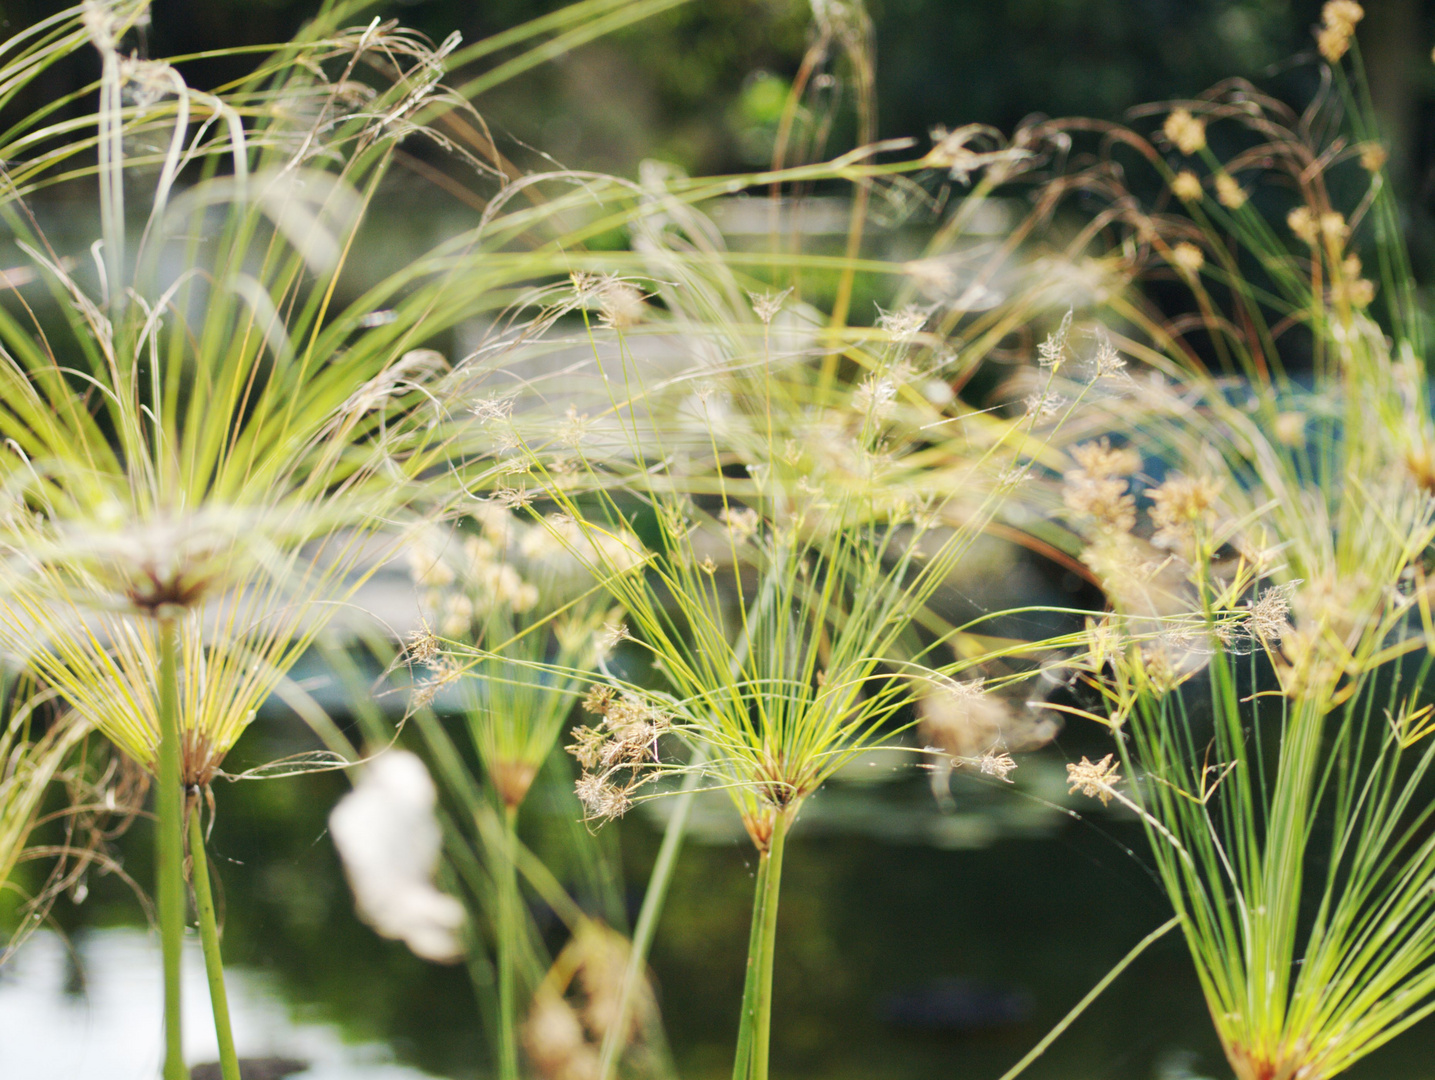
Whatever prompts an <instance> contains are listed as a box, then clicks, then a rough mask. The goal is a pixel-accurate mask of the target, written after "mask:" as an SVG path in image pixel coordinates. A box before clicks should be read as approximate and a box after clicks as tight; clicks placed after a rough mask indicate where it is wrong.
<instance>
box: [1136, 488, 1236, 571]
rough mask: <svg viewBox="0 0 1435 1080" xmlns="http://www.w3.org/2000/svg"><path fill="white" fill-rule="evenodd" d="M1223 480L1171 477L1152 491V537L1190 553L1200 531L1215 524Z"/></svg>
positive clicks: (1161, 543) (1155, 540)
mask: <svg viewBox="0 0 1435 1080" xmlns="http://www.w3.org/2000/svg"><path fill="white" fill-rule="evenodd" d="M1221 486H1222V485H1221V481H1220V480H1211V479H1208V478H1205V477H1197V476H1181V475H1179V474H1178V475H1176V476H1172V477H1169V478H1168V479H1167V480H1166V481H1165V482H1164V483H1162V484H1161V485H1160V486H1158V487H1156V488H1153V489H1152V491H1151V524H1153V525H1155V526H1156V533H1155V535H1154V536H1153V537H1152V540H1153V541H1154V542H1155V543H1157V544H1159V545H1162V546H1165V547H1170V548H1173V549H1175V550H1178V551H1181V552H1182V553H1185V554H1190V549H1191V546H1192V544H1193V543H1194V541H1195V539H1196V536H1197V534H1198V532H1206V531H1208V530H1209V529H1210V527H1211V525H1212V524H1214V522H1215V518H1216V506H1217V500H1218V499H1219V498H1220V495H1221Z"/></svg>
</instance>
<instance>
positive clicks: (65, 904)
mask: <svg viewBox="0 0 1435 1080" xmlns="http://www.w3.org/2000/svg"><path fill="white" fill-rule="evenodd" d="M296 742H297V738H296V736H295V735H294V732H293V728H292V722H281V721H280V720H278V719H276V718H275V717H268V718H265V719H263V720H261V722H260V723H258V724H256V725H255V727H254V729H253V730H252V731H251V732H250V733H249V734H248V735H246V737H245V742H243V743H241V745H240V747H238V748H237V749H236V751H235V757H236V759H237V761H236V763H238V764H243V763H244V761H245V759H246V758H248V759H253V760H266V759H272V758H273V757H276V756H279V755H280V754H281V753H284V752H288V751H290V750H291V749H293V746H294V745H295V744H296ZM1099 749H1100V743H1099V742H1098V741H1096V740H1095V739H1090V740H1087V741H1082V737H1081V733H1080V732H1078V731H1075V730H1074V729H1073V730H1072V731H1069V732H1068V733H1066V734H1065V735H1064V736H1063V737H1062V738H1061V739H1059V740H1058V742H1057V743H1056V744H1055V745H1054V746H1052V747H1049V748H1047V749H1046V750H1044V751H1042V752H1040V753H1038V754H1034V755H1030V756H1029V757H1028V758H1027V759H1026V760H1025V761H1024V762H1023V765H1022V767H1021V768H1020V769H1019V770H1018V771H1017V773H1016V774H1015V775H1016V777H1017V778H1019V779H1020V780H1021V783H1020V784H1018V785H1016V786H1005V785H1003V786H997V785H995V784H994V783H990V782H987V783H983V782H979V781H978V780H977V779H976V778H969V777H959V778H958V779H957V780H956V782H955V784H954V787H953V794H954V799H953V802H952V803H951V805H949V806H946V807H941V806H938V804H937V803H936V802H935V800H934V799H933V797H932V794H931V790H930V785H929V783H928V778H927V776H926V775H925V774H924V773H921V772H920V771H918V770H915V769H913V768H912V767H911V766H910V765H905V764H902V763H901V762H900V761H899V760H898V759H896V758H895V757H889V758H883V757H881V756H880V755H879V756H875V757H872V758H869V759H866V760H863V761H861V762H859V763H856V764H855V765H854V766H852V767H850V768H849V769H848V770H847V771H846V774H845V776H844V777H842V778H839V779H838V780H837V781H835V782H833V783H832V784H831V785H830V787H829V788H828V789H825V790H824V791H822V792H819V793H818V795H816V796H815V797H814V798H813V800H812V802H811V803H810V810H809V811H808V812H806V813H805V814H804V817H803V819H802V820H801V821H800V822H799V824H798V826H797V829H796V831H795V833H794V839H793V841H792V843H791V844H790V845H789V854H788V860H787V868H786V872H785V874H784V881H783V894H782V915H781V924H780V932H779V948H778V960H777V974H776V987H775V1006H774V1046H773V1073H774V1076H775V1077H782V1078H794V1080H806V1078H810V1080H847V1078H851V1080H858V1078H863V1080H869V1078H881V1080H938V1078H940V1080H950V1078H953V1077H957V1078H962V1080H966V1078H972V1080H996V1078H998V1077H1000V1076H1001V1075H1002V1073H1003V1072H1005V1071H1006V1069H1008V1068H1009V1067H1010V1066H1011V1065H1012V1064H1014V1063H1015V1062H1016V1061H1017V1060H1018V1059H1019V1058H1020V1057H1021V1056H1022V1055H1023V1054H1024V1053H1025V1052H1026V1051H1027V1050H1028V1049H1029V1048H1030V1047H1031V1046H1032V1045H1034V1044H1035V1043H1036V1042H1037V1041H1038V1040H1039V1039H1040V1038H1041V1037H1042V1035H1044V1034H1045V1033H1046V1032H1047V1031H1048V1030H1049V1029H1050V1027H1051V1026H1052V1025H1053V1024H1054V1023H1055V1022H1056V1021H1057V1020H1059V1019H1060V1018H1061V1017H1062V1015H1064V1014H1065V1012H1066V1011H1067V1010H1068V1009H1070V1008H1071V1007H1072V1005H1074V1004H1075V1003H1076V1002H1077V1000H1079V999H1080V998H1081V996H1082V995H1083V994H1084V993H1085V992H1086V991H1087V990H1088V989H1089V988H1090V987H1091V986H1092V985H1093V984H1094V983H1096V982H1097V981H1098V980H1099V979H1100V978H1101V977H1102V976H1103V975H1104V974H1105V973H1106V972H1107V971H1108V970H1109V969H1110V967H1111V966H1112V965H1113V964H1114V963H1115V962H1116V961H1117V960H1119V959H1120V958H1121V956H1122V955H1123V954H1124V953H1125V952H1126V951H1127V950H1128V949H1129V948H1131V946H1132V945H1134V944H1135V943H1136V942H1137V941H1138V940H1140V938H1141V937H1143V936H1144V935H1145V934H1146V933H1148V932H1149V931H1150V930H1152V929H1153V928H1155V927H1156V926H1158V925H1159V924H1160V923H1161V922H1162V921H1164V919H1165V918H1166V917H1167V914H1168V908H1167V905H1166V903H1165V900H1164V899H1163V897H1162V896H1161V894H1160V892H1159V890H1158V889H1157V887H1156V885H1155V883H1154V881H1153V880H1152V878H1151V876H1150V872H1149V869H1148V861H1147V859H1146V857H1145V855H1144V843H1143V841H1142V840H1141V838H1140V832H1139V829H1138V828H1137V827H1136V824H1135V823H1134V822H1133V821H1132V820H1130V819H1128V818H1125V817H1122V816H1119V815H1117V814H1114V813H1111V812H1102V811H1101V810H1100V808H1099V807H1098V806H1097V805H1096V804H1095V803H1083V802H1077V801H1071V802H1069V803H1068V801H1067V798H1066V795H1065V789H1064V785H1063V783H1062V779H1063V776H1064V769H1063V764H1064V762H1065V761H1066V760H1068V759H1069V758H1071V757H1074V756H1079V755H1080V754H1082V753H1090V752H1093V751H1096V750H1099ZM346 786H347V785H346V782H345V781H344V779H343V778H342V777H340V776H338V775H336V774H312V775H309V776H304V777H297V778H290V779H285V780H273V781H265V782H262V783H246V784H235V785H226V786H223V787H222V788H220V789H219V790H218V791H217V793H216V794H217V798H218V805H219V815H218V819H217V822H216V825H215V829H214V833H213V838H212V845H211V850H212V852H213V856H212V858H213V862H214V866H215V869H216V871H217V873H218V874H219V875H220V877H221V883H222V903H223V905H224V909H225V915H224V917H225V927H226V929H225V950H226V957H227V960H228V961H229V963H230V967H229V985H230V987H231V993H232V995H233V998H234V1002H235V1012H236V1018H235V1028H236V1035H237V1039H238V1042H239V1045H240V1048H241V1052H242V1053H244V1054H247V1055H253V1056H275V1057H283V1058H293V1059H296V1060H299V1061H305V1062H309V1063H311V1068H310V1070H309V1071H308V1072H305V1073H298V1074H296V1075H297V1076H301V1077H305V1078H312V1080H418V1078H420V1077H425V1076H428V1077H442V1078H453V1080H474V1078H477V1077H483V1076H486V1075H488V1074H487V1073H486V1071H485V1070H484V1069H483V1067H482V1066H481V1064H480V1063H481V1062H482V1061H483V1060H484V1053H483V1048H482V1036H481V1034H480V1033H481V1030H482V1025H481V1023H480V1021H479V1018H478V1014H477V1009H476V1006H475V1005H474V997H473V992H472V989H471V987H470V985H469V983H468V980H467V977H466V976H465V975H464V974H463V973H462V972H461V971H460V970H458V969H455V968H449V967H441V966H437V965H432V964H426V963H423V962H421V961H418V960H416V959H415V958H414V957H413V956H411V955H410V954H409V953H408V952H407V951H406V950H405V949H404V948H403V947H402V946H400V945H397V944H395V943H392V942H387V941H382V940H380V939H379V938H377V937H376V936H374V935H373V934H372V933H371V932H370V931H369V930H368V929H367V928H366V927H364V926H363V925H361V924H360V923H359V922H358V921H357V920H356V919H355V917H354V915H353V908H352V901H351V898H350V896H349V894H348V891H347V888H346V886H345V884H344V881H343V878H342V875H341V873H340V871H339V867H338V864H337V860H336V858H335V855H334V852H333V847H332V845H331V843H330V841H329V838H328V836H327V834H326V831H325V820H326V817H327V814H328V811H329V809H330V807H331V806H332V805H333V803H334V801H335V799H337V798H338V797H339V796H340V795H341V794H342V792H343V791H344V790H345V789H346ZM652 805H653V806H654V807H656V808H658V809H659V810H660V811H661V809H662V808H663V807H664V806H665V805H666V804H665V803H663V802H661V801H660V802H658V803H655V804H652ZM1071 809H1074V810H1079V811H1080V814H1081V816H1079V817H1078V816H1073V815H1072V814H1071V813H1069V812H1068V811H1069V810H1071ZM660 818H661V814H652V815H645V814H634V815H631V816H629V817H628V818H627V819H625V820H623V821H622V822H620V823H618V824H617V825H616V826H613V827H612V828H614V829H615V833H614V834H613V836H612V837H611V839H612V840H617V841H619V842H620V843H621V847H622V853H623V862H624V871H625V876H626V879H627V881H628V892H629V895H630V899H631V900H632V902H633V903H634V904H636V902H637V900H638V898H639V896H640V892H641V882H642V881H643V880H644V879H645V877H646V874H647V870H648V866H649V863H650V860H651V859H652V857H653V855H654V853H655V851H656V848H657V844H658V840H659V835H660V829H661V820H660ZM149 843H150V834H149V832H148V829H147V827H146V826H144V825H143V824H141V825H137V826H136V827H135V828H134V829H133V830H131V833H130V834H129V835H128V836H127V837H126V838H125V839H124V841H123V847H122V850H121V852H120V853H121V854H122V856H123V858H124V861H125V865H126V868H127V869H128V870H129V871H130V872H131V873H132V874H134V875H135V876H136V877H137V879H138V880H140V881H142V882H143V881H148V880H149V873H150V869H149ZM753 863H754V860H753V858H752V854H751V849H750V845H749V844H748V842H747V840H746V839H745V838H744V837H742V836H741V835H740V830H739V829H738V828H737V827H736V822H735V819H733V817H732V816H731V814H730V811H729V810H728V809H727V804H726V801H725V799H724V798H723V797H720V796H713V797H712V801H710V802H705V803H702V804H700V805H699V806H698V808H697V811H696V813H695V818H694V828H693V831H692V834H691V839H690V841H689V843H688V844H687V846H686V847H685V849H684V852H683V856H682V859H681V862H680V864H679V867H678V871H677V874H676V877H675V880H674V883H673V888H672V893H671V896H670V900H669V903H668V905H667V908H666V911H665V913H664V917H663V922H662V926H661V928H660V930H659V935H658V941H657V945H656V947H655V950H654V953H653V958H652V959H653V967H654V973H655V977H656V981H657V987H658V993H659V998H660V1006H661V1009H662V1016H663V1022H664V1025H665V1027H666V1031H667V1036H668V1040H669V1043H670V1046H671V1051H672V1056H673V1060H674V1062H675V1066H676V1070H677V1073H678V1075H680V1076H681V1077H683V1078H685V1080H717V1078H719V1077H726V1076H728V1075H730V1073H731V1052H732V1042H733V1036H734V1033H735V1029H736V1023H737V1016H736V1011H737V1002H738V1000H739V998H740V996H741V982H742V971H743V962H744V951H745V946H746V939H747V932H748V925H747V919H748V910H749V904H750V902H751V889H752V885H753V877H752V873H753ZM55 920H56V923H57V925H58V927H59V929H60V930H62V931H63V933H64V934H65V935H66V936H65V937H64V938H62V937H61V936H60V935H59V934H57V933H51V932H41V933H40V934H37V935H36V936H35V937H34V938H32V939H31V941H30V942H29V943H28V944H27V945H26V946H25V947H24V949H23V950H22V951H21V952H20V953H18V954H17V956H16V957H15V959H14V960H13V961H12V962H11V963H10V964H8V965H7V966H6V967H5V969H3V972H0V1077H4V1078H6V1080H9V1078H12V1077H15V1078H25V1080H129V1078H131V1077H133V1078H135V1080H148V1078H151V1077H153V1076H154V1075H155V1074H156V1062H157V1060H158V1054H159V1039H160V1025H159V1009H158V1005H159V992H158V985H157V979H158V975H157V970H158V949H157V940H156V938H155V937H154V935H153V934H151V933H148V932H146V930H145V928H144V926H143V923H142V917H141V915H140V908H139V906H138V904H137V902H136V901H135V900H134V898H133V897H132V895H130V894H129V892H128V891H127V890H126V889H125V888H124V887H123V886H122V885H120V883H119V882H117V881H116V880H115V879H114V878H112V877H110V878H102V877H95V878H94V879H93V880H92V881H91V882H90V896H89V897H88V899H87V900H86V901H85V902H84V903H83V904H80V905H75V904H73V903H71V902H70V901H69V900H67V899H65V900H61V901H60V903H59V904H58V905H57V906H56V909H55ZM193 944H194V943H193V942H191V945H193ZM186 965H187V967H186V971H187V982H186V1002H185V1007H186V1014H187V1016H189V1017H190V1020H189V1022H188V1029H187V1033H186V1039H187V1043H186V1051H187V1056H188V1059H189V1060H190V1061H191V1062H192V1063H199V1062H204V1061H210V1060H212V1059H213V1057H214V1045H213V1036H212V1034H210V1033H209V1031H208V1030H207V1029H208V1026H209V1024H208V1016H207V999H206V991H205V989H204V981H203V977H202V965H201V963H200V958H199V955H198V950H197V947H195V948H193V950H192V951H191V953H190V954H189V955H187V957H186ZM1432 1050H1435V1027H1432V1026H1431V1025H1430V1024H1426V1025H1425V1026H1424V1027H1422V1028H1419V1029H1416V1030H1415V1031H1414V1032H1412V1033H1410V1034H1409V1035H1407V1036H1406V1037H1404V1038H1403V1039H1401V1040H1399V1041H1397V1043H1396V1044H1395V1045H1394V1046H1392V1047H1390V1048H1387V1049H1386V1050H1385V1051H1383V1052H1381V1053H1380V1054H1377V1055H1376V1056H1375V1057H1373V1058H1371V1059H1369V1060H1368V1061H1367V1062H1366V1063H1364V1065H1363V1066H1362V1067H1361V1068H1360V1069H1358V1070H1357V1071H1356V1072H1354V1073H1352V1074H1351V1075H1352V1076H1354V1077H1365V1078H1371V1080H1373V1078H1376V1077H1380V1078H1384V1080H1414V1078H1416V1077H1423V1076H1426V1075H1428V1071H1429V1070H1428V1062H1429V1060H1430V1054H1431V1051H1432ZM1025 1075H1026V1076H1027V1077H1030V1078H1031V1080H1199V1078H1203V1077H1206V1078H1211V1080H1224V1078H1225V1077H1228V1076H1229V1072H1228V1071H1227V1070H1226V1069H1225V1067H1224V1065H1223V1063H1222V1061H1221V1058H1220V1055H1219V1051H1218V1049H1217V1047H1216V1045H1215V1042H1214V1039H1213V1038H1212V1036H1211V1034H1210V1030H1209V1021H1208V1020H1207V1018H1206V1016H1205V1012H1204V1005H1203V1002H1202V999H1201V996H1200V993H1199V990H1198V987H1197V985H1196V982H1195V978H1194V975H1193V973H1192V971H1191V967H1190V963H1189V961H1188V959H1187V957H1186V953H1185V949H1184V945H1183V944H1182V942H1181V941H1180V940H1179V938H1177V937H1176V936H1175V935H1170V936H1168V937H1167V938H1165V939H1163V940H1162V941H1160V942H1158V943H1157V944H1156V945H1155V946H1153V947H1152V948H1151V949H1150V950H1148V951H1147V952H1146V953H1145V954H1144V955H1143V956H1142V957H1141V958H1140V959H1138V960H1137V961H1136V963H1135V964H1134V965H1133V966H1132V967H1131V968H1130V969H1129V970H1128V971H1127V972H1126V973H1125V974H1123V975H1122V976H1121V977H1120V979H1119V980H1118V981H1117V982H1116V983H1115V984H1114V985H1113V986H1112V987H1111V988H1110V989H1109V990H1108V991H1107V993H1106V994H1105V995H1104V996H1103V997H1102V998H1101V999H1099V1000H1098V1001H1097V1003H1096V1004H1095V1005H1094V1006H1092V1008H1091V1009H1090V1010H1089V1011H1088V1012H1087V1013H1086V1014H1085V1015H1084V1016H1083V1017H1082V1018H1081V1019H1080V1020H1079V1021H1078V1022H1077V1023H1076V1024H1075V1025H1074V1026H1073V1027H1072V1028H1071V1029H1070V1030H1069V1031H1068V1032H1067V1033H1066V1034H1065V1035H1064V1036H1063V1037H1062V1038H1061V1039H1060V1040H1058V1041H1057V1042H1056V1044H1055V1045H1054V1046H1053V1047H1052V1048H1051V1049H1050V1050H1049V1051H1048V1052H1047V1054H1046V1055H1045V1056H1043V1057H1042V1058H1041V1059H1039V1060H1038V1061H1037V1062H1036V1063H1035V1064H1034V1065H1033V1066H1032V1067H1031V1068H1030V1069H1029V1070H1028V1072H1027V1073H1026V1074H1025Z"/></svg>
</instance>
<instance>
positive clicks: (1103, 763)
mask: <svg viewBox="0 0 1435 1080" xmlns="http://www.w3.org/2000/svg"><path fill="white" fill-rule="evenodd" d="M1119 767H1120V765H1119V763H1118V762H1117V761H1116V756H1115V755H1114V754H1107V755H1106V756H1105V757H1104V758H1102V759H1101V760H1100V761H1088V760H1087V759H1086V758H1085V756H1083V757H1082V759H1081V761H1080V763H1079V764H1075V765H1067V766H1066V782H1067V785H1068V787H1069V789H1070V790H1069V794H1072V795H1075V794H1076V793H1077V792H1078V791H1080V792H1081V793H1082V794H1083V795H1085V796H1086V797H1087V798H1088V799H1100V800H1101V805H1102V806H1105V805H1106V804H1107V803H1109V802H1110V801H1111V799H1112V797H1113V796H1115V794H1116V785H1117V784H1119V783H1120V782H1121V776H1120V774H1119V773H1118V772H1117V769H1118V768H1119Z"/></svg>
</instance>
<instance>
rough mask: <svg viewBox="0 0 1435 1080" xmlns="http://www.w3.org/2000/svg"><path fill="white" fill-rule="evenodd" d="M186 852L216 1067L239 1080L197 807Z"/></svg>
mask: <svg viewBox="0 0 1435 1080" xmlns="http://www.w3.org/2000/svg"><path fill="white" fill-rule="evenodd" d="M189 856H190V859H191V860H192V862H193V865H194V906H195V907H196V908H198V909H199V939H200V941H201V942H203V944H204V972H205V974H206V975H207V976H208V977H209V1006H210V1008H211V1009H212V1010H213V1012H214V1035H215V1038H216V1039H218V1040H219V1068H220V1071H221V1072H222V1073H223V1076H224V1080H240V1077H239V1058H238V1056H237V1055H236V1054H235V1052H234V1031H233V1029H232V1028H231V1027H230V1024H229V995H228V994H226V993H225V992H224V962H223V960H221V959H220V955H219V924H218V921H217V920H216V919H215V917H214V893H213V892H211V891H210V886H209V859H208V857H207V856H206V855H205V853H204V830H203V828H201V826H200V822H199V807H198V805H196V806H194V807H193V808H192V809H191V811H190V815H189Z"/></svg>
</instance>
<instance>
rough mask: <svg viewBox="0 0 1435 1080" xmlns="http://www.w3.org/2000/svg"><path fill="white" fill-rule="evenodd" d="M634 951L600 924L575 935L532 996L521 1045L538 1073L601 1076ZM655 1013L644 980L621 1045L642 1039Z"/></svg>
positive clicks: (587, 1079) (565, 1079)
mask: <svg viewBox="0 0 1435 1080" xmlns="http://www.w3.org/2000/svg"><path fill="white" fill-rule="evenodd" d="M630 949H631V946H630V944H629V942H628V940H627V939H626V938H624V937H623V936H622V935H621V934H618V933H616V932H615V931H613V930H610V929H608V928H607V927H606V926H603V925H601V924H598V923H593V922H585V923H584V924H583V925H582V926H581V927H580V928H579V930H578V932H577V933H576V934H575V935H574V936H573V940H572V941H570V942H569V944H568V946H567V947H566V948H565V949H564V950H563V953H562V954H561V955H560V956H559V958H558V960H557V961H556V962H555V963H554V965H553V970H552V971H551V972H550V973H549V977H548V978H547V979H545V980H544V982H543V984H542V985H541V986H540V987H539V988H538V992H537V993H536V994H534V996H533V1005H532V1008H531V1009H530V1010H529V1013H528V1019H527V1021H526V1022H525V1023H524V1025H523V1048H524V1050H525V1051H526V1052H527V1054H528V1058H529V1060H530V1061H531V1062H532V1063H533V1066H534V1071H535V1073H536V1074H537V1075H538V1076H540V1077H544V1078H545V1080H595V1078H596V1077H597V1076H598V1074H599V1065H600V1056H599V1050H600V1048H601V1047H602V1045H603V1041H604V1040H605V1039H606V1038H607V1036H608V1033H609V1032H610V1031H611V1030H613V1028H614V1026H615V1025H616V1024H618V1023H619V1021H620V1017H621V1013H622V993H623V976H624V973H625V971H626V970H627V966H628V955H629V952H630ZM565 983H566V986H565V985H564V984H565ZM655 1012H656V1004H655V1002H654V1000H653V995H652V990H651V988H650V987H649V986H648V985H647V982H646V980H644V981H643V982H642V984H641V985H640V986H639V987H638V990H637V993H635V994H634V995H633V998H632V1006H631V1008H630V1009H629V1012H628V1016H627V1017H626V1019H625V1020H624V1021H623V1030H622V1033H621V1040H622V1043H621V1044H622V1045H628V1044H631V1043H633V1042H634V1041H635V1040H636V1039H638V1038H639V1037H640V1035H641V1033H642V1030H643V1029H644V1028H645V1027H646V1026H648V1024H649V1023H651V1020H652V1017H653V1015H654V1014H655Z"/></svg>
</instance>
